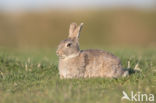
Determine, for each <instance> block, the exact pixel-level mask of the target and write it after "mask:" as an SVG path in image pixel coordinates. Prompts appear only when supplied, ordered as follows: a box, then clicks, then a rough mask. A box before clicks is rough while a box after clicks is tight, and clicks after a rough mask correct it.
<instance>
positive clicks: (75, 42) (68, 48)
mask: <svg viewBox="0 0 156 103" xmlns="http://www.w3.org/2000/svg"><path fill="white" fill-rule="evenodd" d="M82 26H83V23H81V24H80V25H79V26H77V24H76V23H72V24H70V27H69V36H68V38H67V39H65V40H63V41H61V42H60V44H59V46H58V49H57V51H56V54H57V55H58V56H59V57H60V58H62V59H63V58H66V57H71V56H75V55H77V54H79V52H80V49H79V35H80V31H81V28H82Z"/></svg>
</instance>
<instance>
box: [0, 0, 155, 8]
mask: <svg viewBox="0 0 156 103" xmlns="http://www.w3.org/2000/svg"><path fill="white" fill-rule="evenodd" d="M154 6H156V0H0V9H1V10H19V9H20V10H26V9H43V8H99V7H102V8H108V7H137V8H150V7H154Z"/></svg>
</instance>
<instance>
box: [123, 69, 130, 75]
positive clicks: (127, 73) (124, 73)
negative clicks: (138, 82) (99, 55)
mask: <svg viewBox="0 0 156 103" xmlns="http://www.w3.org/2000/svg"><path fill="white" fill-rule="evenodd" d="M123 70H124V72H123V73H122V77H127V76H129V70H128V69H123Z"/></svg>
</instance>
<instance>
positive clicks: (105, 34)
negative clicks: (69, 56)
mask: <svg viewBox="0 0 156 103" xmlns="http://www.w3.org/2000/svg"><path fill="white" fill-rule="evenodd" d="M72 22H77V23H80V22H84V28H83V29H82V32H81V36H80V44H81V46H88V47H92V46H103V47H105V46H106V47H108V46H113V47H121V46H124V47H127V46H128V47H134V46H135V47H152V48H154V47H156V0H0V47H5V48H56V47H57V45H58V43H59V42H60V41H61V40H63V39H65V38H66V37H67V36H68V28H69V24H70V23H72Z"/></svg>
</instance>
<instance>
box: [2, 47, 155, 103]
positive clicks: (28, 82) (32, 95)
mask: <svg viewBox="0 0 156 103" xmlns="http://www.w3.org/2000/svg"><path fill="white" fill-rule="evenodd" d="M108 51H110V52H113V53H114V54H115V55H117V56H118V57H119V58H120V59H121V61H122V64H123V67H124V68H126V67H127V62H128V61H130V64H131V65H130V66H131V69H133V68H134V67H135V65H136V64H137V63H138V64H139V68H140V69H141V70H142V72H140V73H135V74H132V75H130V76H129V77H126V78H119V79H106V78H90V79H68V80H61V79H59V75H58V68H57V61H58V60H57V58H56V56H55V51H54V50H36V51H35V50H34V51H19V50H18V51H17V50H6V49H1V51H0V103H120V102H123V103H125V102H126V103H129V101H127V100H124V101H121V97H122V91H125V92H126V93H128V94H130V91H134V92H135V93H137V92H141V93H147V94H149V93H152V94H154V95H155V94H156V54H155V53H156V49H138V50H133V49H108Z"/></svg>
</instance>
